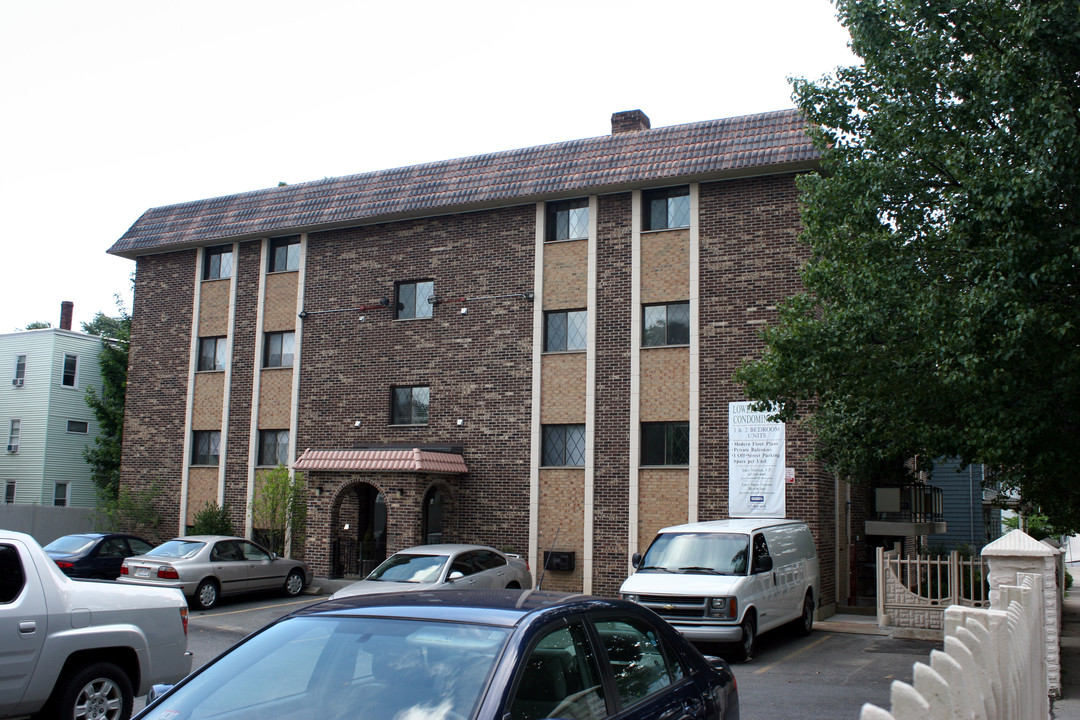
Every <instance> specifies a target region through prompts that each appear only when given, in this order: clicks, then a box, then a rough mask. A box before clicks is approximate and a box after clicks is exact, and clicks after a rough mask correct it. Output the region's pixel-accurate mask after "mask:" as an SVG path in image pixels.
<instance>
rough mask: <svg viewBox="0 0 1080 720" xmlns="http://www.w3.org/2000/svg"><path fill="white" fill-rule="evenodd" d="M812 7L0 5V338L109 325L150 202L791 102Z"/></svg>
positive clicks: (827, 12)
mask: <svg viewBox="0 0 1080 720" xmlns="http://www.w3.org/2000/svg"><path fill="white" fill-rule="evenodd" d="M847 42H848V36H847V33H846V31H845V30H844V28H843V27H842V26H840V24H839V23H838V22H837V21H836V18H835V9H834V8H833V6H832V4H831V3H830V2H829V1H828V0H756V1H755V2H744V1H742V0H692V1H686V2H681V1H680V0H667V2H665V3H658V2H655V0H650V1H649V2H637V1H636V0H611V1H609V2H607V1H606V2H597V1H595V0H576V1H575V2H564V1H563V0H545V1H544V2H514V1H513V0H500V1H497V2H472V1H470V0H458V2H446V1H442V2H434V1H432V2H428V1H425V0H412V1H411V2H397V3H387V2H379V3H376V2H366V1H363V2H361V1H359V0H353V1H351V2H348V1H344V0H341V1H330V0H326V1H324V0H305V2H296V0H289V1H288V2H279V1H276V0H258V1H257V2H256V1H249V0H210V1H205V0H185V1H184V2H163V1H160V0H131V1H123V2H118V1H114V0H97V1H96V2H89V1H88V0H70V1H63V2H60V1H53V0H21V1H20V0H4V1H3V2H0V98H2V112H0V131H2V132H0V148H2V150H0V218H2V222H3V225H4V226H5V227H6V228H7V230H6V231H5V236H4V240H3V254H2V258H3V260H2V264H0V267H2V268H3V279H2V283H3V284H2V287H3V292H2V294H0V299H2V302H0V333H6V332H11V331H13V330H16V329H21V328H23V327H24V326H25V325H26V324H27V323H30V322H33V321H38V320H40V321H47V322H51V323H52V325H53V326H54V327H56V326H57V325H58V324H59V316H60V302H61V301H62V300H72V301H73V302H74V303H75V322H74V328H75V329H79V327H80V325H79V323H81V322H85V321H89V320H90V319H91V318H92V317H93V316H94V314H95V313H97V312H98V311H102V312H105V313H107V314H109V315H115V314H116V306H115V301H114V295H117V294H119V295H120V296H121V298H122V300H123V302H124V304H125V307H127V308H128V309H130V308H131V294H130V282H129V276H130V274H131V273H132V272H133V271H134V268H135V263H134V262H133V261H129V260H124V259H120V258H116V257H113V256H111V255H107V254H106V250H107V249H108V248H109V247H110V246H111V245H112V244H113V243H114V242H115V241H116V240H117V239H118V238H119V237H120V236H121V235H122V234H123V233H124V232H125V231H126V230H127V229H128V227H129V226H130V225H131V224H132V223H133V222H134V221H135V220H136V219H137V218H138V217H139V215H141V214H142V212H143V211H144V210H146V209H148V208H151V207H157V206H161V205H170V204H173V203H178V202H186V201H189V200H198V199H201V198H208V197H214V196H218V195H227V194H231V193H237V192H245V191H248V190H257V189H260V188H265V187H272V186H275V185H277V184H278V183H279V182H288V183H290V184H292V183H299V182H305V181H309V180H317V179H320V178H323V177H333V176H339V175H349V174H353V173H359V172H365V171H369V170H378V169H382V168H391V167H398V166H402V165H411V164H415V163H422V162H430V161H435V160H445V159H449V158H455V157H461V156H466V155H475V154H480V153H486V152H494V151H499V150H510V149H513V148H520V147H528V146H532V145H541V144H545V143H552V142H560V141H564V140H574V139H578V138H586V137H594V136H597V135H606V134H608V133H609V132H610V129H611V126H610V118H611V114H612V113H613V112H616V111H620V110H633V109H637V108H640V109H641V110H643V111H644V112H645V113H646V114H647V115H648V116H649V117H650V119H651V120H652V126H653V127H662V126H667V125H677V124H680V123H687V122H697V121H700V120H710V119H714V118H723V117H730V116H734V115H744V114H749V113H757V112H766V111H771V110H780V109H783V108H787V107H791V106H792V102H791V88H790V85H789V84H788V82H787V77H788V76H792V75H794V76H800V77H807V78H814V79H816V78H818V77H821V76H822V75H824V74H825V73H828V72H830V71H832V69H834V68H835V67H837V66H839V65H849V64H853V63H854V62H856V60H857V59H856V58H854V57H853V56H852V55H851V54H850V51H849V50H848V49H847Z"/></svg>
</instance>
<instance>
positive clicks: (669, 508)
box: [638, 468, 690, 552]
mask: <svg viewBox="0 0 1080 720" xmlns="http://www.w3.org/2000/svg"><path fill="white" fill-rule="evenodd" d="M689 483H690V471H689V470H687V469H686V468H671V469H661V468H650V469H648V470H641V471H640V473H639V475H638V547H639V548H641V552H645V548H647V547H648V546H649V543H650V542H652V539H653V538H654V537H656V533H657V531H658V530H660V528H665V527H668V526H670V525H679V524H681V523H684V522H686V521H687V515H686V508H687V505H688V498H689Z"/></svg>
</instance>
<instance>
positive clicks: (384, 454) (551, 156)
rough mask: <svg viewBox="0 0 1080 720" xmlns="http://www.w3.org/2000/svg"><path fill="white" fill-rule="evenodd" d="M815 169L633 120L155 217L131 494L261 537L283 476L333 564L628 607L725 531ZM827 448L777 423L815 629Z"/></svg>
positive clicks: (130, 419)
mask: <svg viewBox="0 0 1080 720" xmlns="http://www.w3.org/2000/svg"><path fill="white" fill-rule="evenodd" d="M817 162H818V153H817V152H816V150H815V149H814V148H813V146H812V145H811V143H810V141H809V140H808V138H807V137H806V135H805V133H804V123H803V121H802V119H801V118H800V116H799V115H798V114H797V113H796V112H795V111H793V110H792V111H785V112H776V113H767V114H760V115H752V116H746V117H737V118H731V119H725V120H714V121H707V122H700V123H693V124H688V125H679V126H674V127H665V128H657V129H650V126H649V120H648V118H647V117H646V116H645V115H644V114H643V113H641V112H640V111H631V112H624V113H616V114H615V115H613V116H612V133H611V135H610V136H603V137H596V138H588V139H584V140H576V141H571V142H564V143H558V144H553V145H545V146H540V147H533V148H525V149H520V150H512V151H507V152H496V153H491V154H488V155H481V156H476V157H469V158H462V159H457V160H449V161H444V162H435V163H430V164H425V165H417V166H412V167H404V168H397V169H392V170H385V171H379V172H372V173H364V174H360V175H353V176H348V177H341V178H327V179H324V180H320V181H315V182H310V183H305V184H301V185H294V186H284V187H277V188H271V189H267V190H259V191H255V192H249V193H244V194H240V195H233V196H228V197H221V198H213V199H207V200H200V201H196V202H190V203H184V204H180V205H172V206H167V207H161V208H155V209H151V210H148V211H147V212H146V213H145V214H144V215H143V216H142V217H141V218H139V220H138V221H137V222H136V223H135V224H134V225H133V226H132V227H131V229H130V230H128V232H127V233H126V234H125V235H124V236H123V237H122V238H121V239H120V240H119V241H117V242H116V244H115V245H114V246H113V247H112V248H111V249H110V251H109V252H111V253H112V254H115V255H119V256H122V257H127V258H131V259H134V260H136V261H137V271H136V283H135V299H134V308H133V329H132V341H131V361H130V362H131V364H130V371H129V377H128V407H127V419H126V427H125V436H124V437H125V444H124V452H123V482H124V484H125V485H127V486H130V487H146V486H148V485H150V484H151V483H155V482H156V483H158V484H159V485H160V486H161V487H162V488H163V489H164V493H163V495H162V496H161V502H162V504H161V508H160V509H161V510H162V512H163V513H164V514H165V516H166V517H167V522H168V525H169V527H170V529H171V528H176V529H177V530H178V531H180V532H183V531H184V528H185V526H187V525H189V524H190V523H191V522H192V519H193V517H194V514H195V513H196V512H197V511H198V510H199V509H201V508H202V507H204V506H205V504H206V503H207V502H208V501H211V502H217V503H228V505H229V507H230V508H231V510H232V512H233V513H234V520H235V523H236V525H237V526H238V527H244V528H245V529H246V532H248V533H249V534H250V533H252V532H253V530H257V529H255V528H252V526H251V520H250V515H249V513H248V512H247V508H248V507H249V506H250V503H251V500H252V497H253V494H254V492H255V491H256V487H257V478H258V472H259V470H260V469H261V468H266V467H268V466H274V465H277V464H278V463H283V464H286V465H290V464H291V465H292V466H293V467H295V468H296V469H297V470H299V471H302V472H303V473H304V477H305V480H306V483H307V489H308V493H309V494H308V502H309V510H308V512H309V515H308V532H307V538H306V543H305V545H304V548H303V553H304V556H305V557H306V559H307V560H308V561H309V562H311V563H312V565H313V566H314V568H315V569H316V572H317V574H320V575H327V574H331V575H333V574H340V573H343V572H344V573H352V572H357V571H359V570H360V569H362V567H361V566H362V562H361V563H360V564H357V559H358V557H359V559H360V561H364V560H367V561H375V560H378V559H380V558H381V557H383V556H385V554H386V553H389V552H393V551H395V550H397V549H400V548H402V547H406V546H409V545H414V544H418V543H423V542H429V541H438V540H442V541H447V542H475V543H482V544H488V545H494V546H496V547H500V548H502V549H504V550H509V551H512V552H517V553H520V554H523V555H525V556H527V559H528V560H529V562H530V565H531V567H532V568H533V570H534V573H536V572H538V570H539V566H540V565H541V563H542V558H543V557H544V553H546V552H548V551H551V550H554V551H556V552H559V553H561V554H560V555H559V560H560V561H561V563H562V564H561V566H560V567H561V568H562V569H550V570H548V572H547V574H546V577H545V580H544V586H545V587H546V588H548V589H564V590H584V591H585V592H593V593H601V594H603V593H608V594H610V593H614V592H616V591H617V590H618V587H619V584H620V583H621V581H622V580H623V579H624V578H625V576H626V575H627V572H628V569H629V559H630V556H631V554H632V553H633V552H635V551H638V550H644V548H645V547H646V546H647V544H648V542H649V541H650V539H651V538H652V536H653V535H654V533H655V531H656V530H657V529H659V528H661V527H663V526H666V525H670V524H675V523H680V522H686V521H688V520H707V519H716V518H724V517H727V515H728V509H729V503H728V406H729V405H728V404H729V403H730V402H734V401H741V400H745V399H746V398H745V397H744V396H743V395H742V394H741V392H740V388H739V387H738V386H737V385H736V384H735V383H734V382H733V381H732V374H733V372H734V371H735V369H736V368H737V367H738V365H739V364H740V362H741V361H742V360H743V359H744V358H747V357H753V356H755V355H758V354H759V353H760V352H761V350H762V343H761V341H760V339H759V334H758V333H759V331H760V329H761V327H762V325H763V324H765V323H768V322H770V321H771V320H773V319H774V318H775V308H776V305H777V304H778V303H779V302H780V301H781V300H782V299H783V298H785V297H787V296H789V295H791V294H792V293H794V292H796V291H797V290H798V289H799V288H800V285H799V278H798V269H799V266H800V264H801V262H802V261H803V260H804V259H805V257H806V249H805V247H803V246H801V245H800V244H798V243H797V242H796V236H797V234H798V232H799V213H798V207H797V190H796V186H795V178H796V176H797V174H799V173H801V172H807V171H812V170H814V169H815V167H816V166H817ZM811 445H812V440H811V438H810V437H808V436H807V435H806V434H805V433H804V432H803V431H802V430H800V429H799V428H797V427H790V426H789V427H788V428H787V432H786V465H787V467H788V468H789V471H788V473H789V476H792V478H791V482H789V483H787V486H786V513H787V516H788V517H796V518H801V519H805V520H806V521H808V522H809V524H810V525H811V527H812V529H813V531H814V534H815V537H816V540H817V545H818V551H819V553H820V557H821V561H822V563H821V564H822V574H823V577H822V598H821V604H822V606H823V607H824V608H826V612H825V614H829V613H828V610H827V608H830V607H832V606H834V605H835V604H836V603H837V601H838V597H840V596H844V597H841V598H840V599H841V603H842V604H843V602H844V601H845V600H846V593H847V587H848V583H849V578H848V576H847V567H848V562H847V558H848V547H847V545H848V538H847V536H846V535H845V533H843V532H841V529H842V528H844V527H845V526H847V525H848V518H847V517H846V516H845V512H847V508H848V507H849V506H851V505H852V503H850V502H848V500H849V499H850V498H849V493H852V492H853V491H851V490H849V489H848V488H847V487H846V486H840V485H838V483H837V482H836V480H835V479H834V478H833V477H831V476H829V475H828V474H827V473H826V472H825V471H824V470H823V469H822V468H821V467H820V466H819V465H818V464H816V463H815V462H814V461H813V460H812V459H811ZM856 500H857V501H858V502H855V503H854V506H855V507H860V506H864V505H865V502H864V499H862V498H856ZM365 540H366V541H367V542H366V543H365ZM841 558H844V560H843V561H842V562H838V560H840V559H841Z"/></svg>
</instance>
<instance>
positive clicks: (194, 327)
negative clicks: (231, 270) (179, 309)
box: [176, 248, 206, 537]
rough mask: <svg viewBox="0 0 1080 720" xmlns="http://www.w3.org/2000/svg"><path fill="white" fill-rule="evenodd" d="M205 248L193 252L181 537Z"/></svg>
mask: <svg viewBox="0 0 1080 720" xmlns="http://www.w3.org/2000/svg"><path fill="white" fill-rule="evenodd" d="M205 255H206V248H199V249H198V251H197V252H196V253H195V289H194V292H193V293H192V301H191V338H190V342H189V343H188V345H189V347H188V377H187V406H186V407H185V408H184V458H183V463H182V465H181V467H182V468H183V470H182V471H181V473H180V517H179V519H178V521H177V525H178V527H177V528H176V534H177V535H180V536H181V537H183V535H184V533H185V531H186V530H187V508H188V485H189V484H190V482H191V441H192V435H193V434H194V433H193V431H192V428H191V423H192V417H193V416H194V414H195V408H194V404H195V368H197V367H198V366H199V365H198V362H199V357H198V356H199V309H200V307H201V305H202V268H203V262H204V261H205V257H204V256H205Z"/></svg>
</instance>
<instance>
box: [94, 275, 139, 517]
mask: <svg viewBox="0 0 1080 720" xmlns="http://www.w3.org/2000/svg"><path fill="white" fill-rule="evenodd" d="M116 305H117V308H118V309H119V311H120V313H119V315H118V316H117V317H109V316H108V315H105V314H104V313H100V312H99V313H98V314H97V315H95V316H94V319H93V320H92V321H90V322H88V323H83V324H82V329H83V332H85V333H87V334H88V335H100V336H101V337H102V338H103V342H104V345H103V347H102V351H101V358H100V359H99V365H100V367H101V379H102V391H100V392H99V391H98V389H97V388H89V389H88V390H87V391H86V404H87V405H89V406H90V409H91V411H93V413H94V417H95V418H96V419H97V422H98V426H99V427H100V428H101V434H100V435H98V436H97V437H96V438H95V439H94V444H93V445H91V446H87V447H86V449H85V450H84V451H83V456H84V457H85V458H86V461H87V462H88V463H89V464H90V466H91V468H93V478H94V483H95V484H96V485H97V487H98V489H99V490H100V491H101V492H102V493H103V495H102V497H103V498H105V499H106V500H108V499H113V500H115V499H116V498H117V497H118V493H119V491H120V449H121V445H122V443H123V439H124V402H125V400H126V398H127V367H128V340H129V339H130V338H131V315H129V314H128V312H127V311H126V310H125V309H124V306H123V304H122V303H121V301H120V298H119V296H117V298H116Z"/></svg>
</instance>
